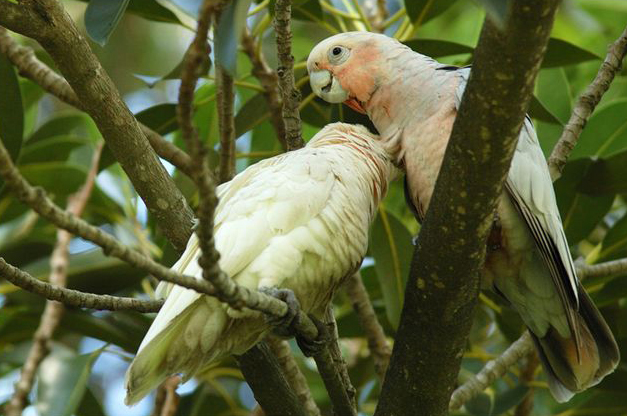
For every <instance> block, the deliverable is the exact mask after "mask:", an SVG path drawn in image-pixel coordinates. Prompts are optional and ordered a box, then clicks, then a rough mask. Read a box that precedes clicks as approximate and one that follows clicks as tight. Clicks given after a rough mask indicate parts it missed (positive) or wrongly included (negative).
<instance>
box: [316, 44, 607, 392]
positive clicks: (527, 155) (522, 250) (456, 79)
mask: <svg viewBox="0 0 627 416" xmlns="http://www.w3.org/2000/svg"><path fill="white" fill-rule="evenodd" d="M307 69H308V71H309V76H310V82H311V86H312V89H313V91H314V92H315V93H316V94H317V95H318V96H320V97H321V98H322V99H324V100H326V101H328V102H331V103H342V102H343V103H345V104H347V105H348V106H349V107H351V108H353V109H355V110H356V111H359V112H361V113H364V114H367V115H368V116H369V117H370V120H371V121H372V122H373V123H374V125H375V127H376V128H377V130H378V131H379V133H380V135H381V140H383V142H384V143H385V145H386V148H387V149H388V150H389V151H390V152H391V153H392V154H393V155H394V158H395V159H396V161H397V162H398V163H400V164H401V165H403V166H405V169H406V172H407V176H406V192H407V199H408V201H409V202H410V204H411V205H412V209H413V210H414V212H415V213H416V216H417V217H418V219H419V220H422V219H423V218H424V214H425V213H426V210H427V207H428V205H429V200H430V199H431V194H432V192H433V188H434V186H435V181H436V178H437V175H438V172H439V170H440V165H441V163H442V159H443V157H444V151H445V149H446V145H447V143H448V138H449V136H450V133H451V129H452V126H453V122H454V120H455V117H456V115H457V108H458V106H459V104H460V101H461V97H462V93H463V91H464V88H465V85H466V82H467V79H468V75H469V73H470V68H457V67H452V66H446V65H442V64H440V63H438V62H436V61H435V60H433V59H431V58H429V57H427V56H424V55H421V54H419V53H416V52H414V51H412V50H411V49H410V48H408V47H407V46H405V45H403V44H401V43H400V42H398V41H397V40H395V39H392V38H390V37H387V36H385V35H380V34H374V33H367V32H350V33H343V34H339V35H335V36H332V37H330V38H327V39H325V40H323V41H322V42H320V43H319V44H318V45H316V47H315V48H314V49H313V50H312V51H311V54H310V55H309V58H308V61H307ZM496 218H497V219H496V220H495V223H494V226H493V228H492V231H491V234H490V237H489V239H488V250H487V254H486V262H485V266H484V269H483V273H482V275H483V276H482V281H483V283H484V287H492V288H494V289H495V290H496V291H497V293H499V294H500V295H502V296H503V297H504V298H505V299H506V300H507V301H509V303H510V304H511V305H512V306H513V307H514V308H515V309H516V310H517V311H518V313H519V314H520V316H521V317H522V320H523V321H524V322H525V324H526V325H527V327H529V329H530V331H531V333H532V334H533V338H534V341H535V344H536V346H537V348H538V352H539V355H540V358H541V361H542V363H543V365H544V369H545V371H546V373H547V376H548V380H549V386H550V389H551V392H552V394H553V396H554V397H555V398H556V399H557V400H558V401H566V400H569V399H570V398H571V397H572V396H573V394H574V393H575V392H578V391H581V390H584V389H586V388H587V387H590V386H592V385H595V384H596V383H598V382H599V381H601V379H603V377H604V376H605V375H606V374H608V373H610V372H612V371H613V370H614V368H615V367H616V365H617V364H618V362H619V352H618V347H617V345H616V342H615V340H614V337H613V336H612V333H611V331H610V329H609V328H608V326H607V324H606V323H605V321H604V319H603V317H602V316H601V314H600V313H599V311H598V310H597V308H596V307H595V306H594V304H593V303H592V301H591V300H590V298H589V297H588V295H587V294H586V293H585V291H584V290H583V288H582V287H581V285H580V284H579V282H578V280H577V275H576V273H575V267H574V265H573V260H572V258H571V255H570V251H569V247H568V243H567V241H566V237H565V235H564V230H563V228H562V221H561V219H560V214H559V211H558V208H557V205H556V201H555V194H554V191H553V186H552V182H551V177H550V175H549V170H548V168H547V165H546V161H545V159H544V155H543V154H542V150H541V149H540V146H539V144H538V139H537V137H536V133H535V131H534V128H533V125H532V123H531V120H530V119H529V118H526V120H525V122H524V125H523V127H522V130H521V132H520V137H519V140H518V145H517V147H516V152H515V154H514V158H513V160H512V164H511V167H510V171H509V174H508V176H507V180H506V183H505V190H504V192H503V194H502V195H501V197H500V200H499V203H498V207H497V215H496ZM460 278H462V276H460Z"/></svg>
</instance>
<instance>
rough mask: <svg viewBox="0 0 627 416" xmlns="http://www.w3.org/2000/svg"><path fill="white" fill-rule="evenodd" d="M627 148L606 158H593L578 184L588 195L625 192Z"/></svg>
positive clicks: (626, 182) (626, 187)
mask: <svg viewBox="0 0 627 416" xmlns="http://www.w3.org/2000/svg"><path fill="white" fill-rule="evenodd" d="M625 178H627V150H625V151H623V152H621V153H617V154H615V155H614V156H611V157H609V158H607V159H597V160H595V161H594V162H593V163H592V165H591V166H590V168H589V169H588V171H587V172H586V175H585V176H584V177H583V179H582V180H581V182H580V184H579V188H578V189H579V190H580V191H581V192H584V193H587V194H589V195H607V194H610V195H613V194H618V193H625V192H627V181H626V180H625Z"/></svg>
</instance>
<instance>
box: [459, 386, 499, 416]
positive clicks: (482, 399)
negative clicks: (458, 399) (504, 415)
mask: <svg viewBox="0 0 627 416" xmlns="http://www.w3.org/2000/svg"><path fill="white" fill-rule="evenodd" d="M464 408H465V409H466V411H467V412H468V413H470V414H471V415H473V416H492V415H493V414H494V394H491V393H490V394H488V392H483V391H482V392H481V393H479V394H477V395H476V396H475V397H473V398H472V399H470V400H468V401H467V402H466V403H464Z"/></svg>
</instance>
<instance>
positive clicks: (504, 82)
mask: <svg viewBox="0 0 627 416" xmlns="http://www.w3.org/2000/svg"><path fill="white" fill-rule="evenodd" d="M509 4H510V10H509V14H508V19H507V20H506V22H505V25H504V31H500V30H499V29H497V27H496V26H495V25H494V24H493V23H492V22H491V21H490V20H489V19H488V20H486V21H485V22H484V25H483V30H482V32H481V36H480V39H479V44H478V46H477V48H476V49H475V55H474V63H473V68H472V72H471V75H470V79H469V81H468V84H467V86H466V89H465V92H464V96H463V99H462V102H461V104H460V107H459V111H458V116H457V118H456V120H455V123H454V125H453V130H452V133H451V138H450V141H449V143H448V146H447V149H446V153H445V156H444V160H443V162H442V167H441V169H440V173H439V175H438V179H437V182H436V185H435V190H434V193H433V197H432V199H431V202H430V204H429V208H428V211H427V215H426V218H425V221H424V223H423V225H422V227H421V230H420V234H419V238H418V243H417V246H416V250H415V252H414V257H413V261H412V267H411V272H410V276H409V279H408V282H407V286H406V289H405V303H404V305H403V311H402V315H401V322H400V326H399V329H398V333H397V336H396V341H395V343H394V349H393V353H392V359H391V361H390V367H389V368H388V372H387V373H386V378H385V382H384V384H383V388H382V392H381V396H380V400H379V404H378V407H377V410H376V413H375V415H390V414H393V415H412V416H413V415H429V416H438V415H446V414H447V413H448V407H449V399H450V396H451V393H452V391H453V387H454V385H455V383H456V381H457V376H458V373H459V365H460V362H461V358H462V356H463V352H464V349H465V345H466V339H467V336H468V333H469V331H470V327H471V323H472V318H473V312H474V308H475V305H476V303H477V297H478V294H479V286H480V285H479V271H480V269H481V267H482V265H483V261H484V256H485V247H486V244H485V242H486V238H487V234H488V231H489V229H490V226H491V223H492V218H493V213H494V210H495V208H496V203H497V200H498V198H499V196H500V195H501V192H502V183H503V180H504V179H505V177H506V175H507V172H508V170H509V166H510V162H511V159H512V156H513V153H514V149H515V146H516V143H517V140H518V135H519V132H520V128H521V125H522V123H523V121H524V117H525V112H526V110H527V106H528V103H529V101H530V99H531V95H532V92H533V85H534V81H535V77H536V75H537V72H538V70H539V68H540V63H541V61H542V57H543V56H544V52H545V50H546V45H547V42H548V38H549V33H550V30H551V27H552V24H553V18H554V14H555V10H556V8H557V5H558V1H557V0H551V1H541V0H533V1H531V0H513V1H510V2H509ZM451 259H454V261H451ZM401 385H402V386H403V388H402V389H399V388H398V386H401Z"/></svg>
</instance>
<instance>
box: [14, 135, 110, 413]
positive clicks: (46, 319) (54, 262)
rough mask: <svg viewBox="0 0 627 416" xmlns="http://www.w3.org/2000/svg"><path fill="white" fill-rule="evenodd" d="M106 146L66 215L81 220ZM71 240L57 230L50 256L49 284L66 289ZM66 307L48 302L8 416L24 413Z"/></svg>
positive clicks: (99, 151) (95, 156)
mask: <svg viewBox="0 0 627 416" xmlns="http://www.w3.org/2000/svg"><path fill="white" fill-rule="evenodd" d="M102 146H103V143H102V142H100V143H98V144H97V145H96V149H95V150H94V154H93V156H92V161H91V168H90V169H89V172H88V173H87V177H86V178H85V183H84V184H83V186H82V187H81V189H80V190H79V191H78V192H77V193H76V194H74V195H72V196H70V197H69V198H68V204H67V209H66V210H67V212H68V213H70V214H72V215H76V216H77V217H80V216H81V215H82V213H83V211H84V210H85V205H87V200H88V199H89V197H90V196H91V192H92V190H93V188H94V182H95V180H96V176H97V175H98V165H99V163H100V155H101V154H102ZM71 240H72V234H70V233H68V232H67V231H65V230H62V229H58V230H57V242H56V244H55V247H54V250H53V251H52V255H51V256H50V277H49V281H50V283H51V284H52V285H56V286H57V287H60V288H63V287H65V286H66V284H67V269H68V266H69V262H70V253H69V250H68V247H69V245H70V241H71ZM64 311H65V307H64V306H63V304H62V303H59V302H55V301H50V300H49V301H47V302H46V307H45V308H44V312H43V314H42V316H41V321H40V323H39V326H38V327H37V330H36V331H35V334H34V335H33V345H32V346H31V348H30V351H29V352H28V356H27V358H26V361H25V363H24V366H23V367H22V372H21V374H20V380H19V381H18V382H17V384H16V385H15V392H14V393H13V396H12V397H11V400H10V401H9V404H8V405H7V406H6V408H5V410H6V412H7V416H20V415H21V414H22V410H24V407H25V406H26V398H27V396H28V393H30V391H31V389H32V387H33V382H34V381H35V373H36V372H37V368H38V367H39V364H40V363H41V361H42V360H43V359H44V358H45V357H46V355H47V354H48V343H49V342H50V340H51V339H52V336H53V335H54V332H55V331H56V329H57V327H58V326H59V323H60V322H61V319H62V318H63V312H64Z"/></svg>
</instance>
